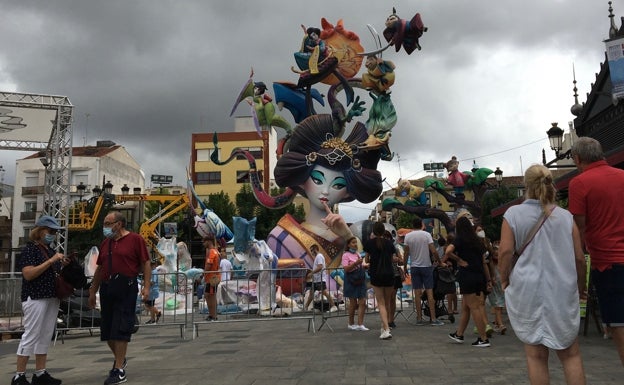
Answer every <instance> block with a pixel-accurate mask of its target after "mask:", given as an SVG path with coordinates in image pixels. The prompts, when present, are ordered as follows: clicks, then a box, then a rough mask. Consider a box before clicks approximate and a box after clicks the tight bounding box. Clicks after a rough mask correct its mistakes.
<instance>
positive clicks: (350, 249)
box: [349, 248, 357, 253]
mask: <svg viewBox="0 0 624 385" xmlns="http://www.w3.org/2000/svg"><path fill="white" fill-rule="evenodd" d="M349 251H350V252H352V253H355V252H356V251H357V249H352V248H349Z"/></svg>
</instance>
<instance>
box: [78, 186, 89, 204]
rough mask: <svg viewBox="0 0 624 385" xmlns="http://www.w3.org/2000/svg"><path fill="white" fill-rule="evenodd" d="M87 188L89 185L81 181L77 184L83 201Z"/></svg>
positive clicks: (79, 198)
mask: <svg viewBox="0 0 624 385" xmlns="http://www.w3.org/2000/svg"><path fill="white" fill-rule="evenodd" d="M86 190H87V186H86V185H85V184H84V183H82V182H80V184H79V185H78V186H76V191H78V200H79V201H80V202H82V198H83V197H84V194H85V191H86Z"/></svg>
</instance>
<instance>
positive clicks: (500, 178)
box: [494, 167, 503, 187]
mask: <svg viewBox="0 0 624 385" xmlns="http://www.w3.org/2000/svg"><path fill="white" fill-rule="evenodd" d="M494 177H495V178H496V183H498V187H500V186H501V183H503V170H501V169H500V168H499V167H496V171H494Z"/></svg>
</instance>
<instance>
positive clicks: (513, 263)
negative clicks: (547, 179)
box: [509, 205, 555, 274]
mask: <svg viewBox="0 0 624 385" xmlns="http://www.w3.org/2000/svg"><path fill="white" fill-rule="evenodd" d="M554 210H555V206H554V205H553V206H552V207H550V209H546V210H544V211H543V212H542V215H541V216H540V217H539V218H538V219H537V222H536V223H535V225H533V227H532V228H531V231H529V235H528V236H527V239H526V241H524V245H522V247H521V248H520V251H514V253H513V256H512V259H511V268H510V269H509V274H511V272H512V271H513V268H514V267H515V266H516V262H518V258H520V256H521V255H522V253H523V252H524V250H525V249H526V248H527V246H528V245H529V243H531V241H532V240H533V238H535V234H537V232H538V231H539V229H541V228H542V225H543V224H544V222H546V219H548V217H549V216H550V214H552V212H553V211H554Z"/></svg>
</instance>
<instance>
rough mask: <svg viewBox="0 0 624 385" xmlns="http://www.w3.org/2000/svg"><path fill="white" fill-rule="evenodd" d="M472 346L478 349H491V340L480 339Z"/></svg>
mask: <svg viewBox="0 0 624 385" xmlns="http://www.w3.org/2000/svg"><path fill="white" fill-rule="evenodd" d="M472 346H474V347H477V348H489V347H490V340H489V339H486V340H485V341H483V340H482V339H481V337H478V338H477V340H476V341H475V342H473V343H472Z"/></svg>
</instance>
